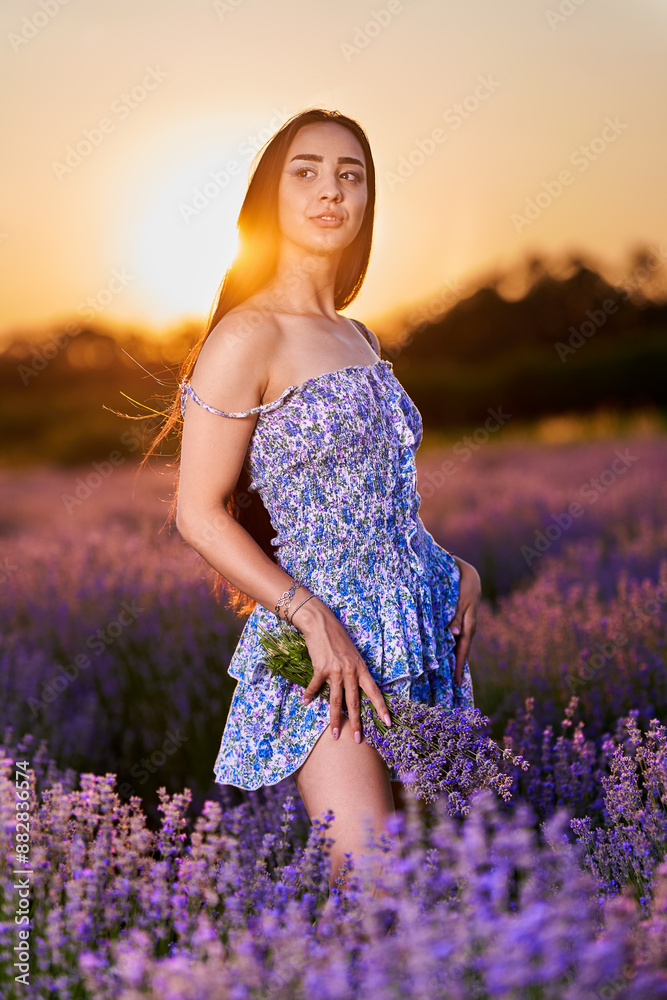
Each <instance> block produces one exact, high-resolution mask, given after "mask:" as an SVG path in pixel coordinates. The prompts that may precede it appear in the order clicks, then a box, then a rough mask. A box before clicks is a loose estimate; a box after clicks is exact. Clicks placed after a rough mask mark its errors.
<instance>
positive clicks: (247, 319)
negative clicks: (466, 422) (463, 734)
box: [156, 109, 480, 885]
mask: <svg viewBox="0 0 667 1000" xmlns="http://www.w3.org/2000/svg"><path fill="white" fill-rule="evenodd" d="M374 203H375V174H374V166H373V159H372V156H371V151H370V147H369V144H368V140H367V138H366V135H365V134H364V132H363V130H362V129H361V127H360V126H359V125H358V124H357V123H356V122H355V121H353V120H351V119H349V118H347V117H345V116H343V115H341V114H339V113H338V112H333V111H324V110H318V109H315V110H309V111H306V112H303V113H301V114H298V115H296V116H294V117H293V118H292V119H290V121H288V122H287V123H286V124H285V125H284V126H283V127H282V128H281V129H280V131H279V132H278V133H276V135H275V136H274V137H273V138H272V139H271V140H270V141H269V143H268V144H267V146H266V147H265V149H264V151H263V153H262V155H261V159H260V160H259V162H258V164H257V166H256V168H255V171H254V173H253V176H252V178H251V180H250V183H249V186H248V191H247V194H246V197H245V200H244V203H243V207H242V209H241V213H240V216H239V234H240V249H239V253H238V255H237V258H236V260H235V262H234V264H233V265H232V266H231V268H230V269H229V271H228V272H227V274H226V276H225V280H224V281H223V284H222V286H221V290H220V293H219V296H218V301H217V307H216V309H215V310H214V312H213V315H212V316H211V319H210V321H209V324H208V329H207V332H206V334H205V335H204V337H203V339H202V341H201V342H200V344H199V345H197V348H196V349H195V351H194V352H193V356H192V357H191V358H190V359H189V360H188V362H186V364H185V366H184V371H183V379H182V382H181V386H180V389H181V393H180V399H179V400H178V403H179V405H180V410H181V413H182V415H183V428H182V443H181V458H180V479H179V486H178V497H177V509H176V524H177V528H178V530H179V532H180V534H181V535H182V537H183V538H184V540H185V541H186V542H188V543H189V544H190V545H191V546H192V547H193V548H194V549H196V551H197V552H199V553H200V554H201V555H202V556H203V558H204V559H205V560H206V561H207V562H208V563H210V565H211V566H213V567H214V569H215V570H216V571H217V573H218V574H219V575H220V576H219V578H218V579H219V581H221V580H222V579H224V580H225V581H227V582H228V584H230V585H232V586H233V588H235V595H236V604H235V607H236V608H237V609H238V610H242V611H243V610H251V614H250V617H249V618H248V620H247V621H246V623H245V626H244V629H243V632H242V634H241V637H240V640H239V643H238V646H237V648H236V650H235V652H234V655H233V658H232V660H231V662H230V665H229V673H230V675H231V676H232V677H234V678H236V679H237V680H238V684H237V686H236V690H235V693H234V698H233V701H232V704H231V707H230V711H229V715H228V718H227V721H226V724H225V728H224V732H223V737H222V742H221V747H220V753H219V755H218V759H217V761H216V765H215V777H216V781H218V782H219V783H224V784H233V785H236V786H237V787H241V788H246V789H253V788H258V787H260V786H261V785H268V784H273V783H275V782H277V781H279V780H281V779H283V778H285V777H287V776H289V775H292V777H293V779H294V781H295V784H296V787H297V789H298V791H299V793H300V795H301V797H302V799H303V802H304V804H305V807H306V809H307V811H308V814H309V816H310V817H311V818H314V817H316V816H320V815H321V814H322V813H323V812H325V811H326V810H328V809H331V810H332V811H333V812H334V815H335V820H334V822H333V825H332V826H331V828H330V830H329V835H330V836H331V837H332V838H333V839H334V846H333V850H332V855H331V862H332V867H331V880H330V883H331V885H333V882H334V880H335V878H336V876H337V875H338V873H339V871H340V868H341V866H342V864H343V861H344V857H343V856H344V854H345V852H348V851H352V852H353V854H354V855H358V854H359V853H361V851H362V849H363V848H364V846H365V836H366V830H367V826H368V824H370V825H371V826H372V827H373V828H374V830H375V832H376V834H377V835H379V834H380V832H381V830H382V828H383V827H384V824H385V822H386V819H387V817H388V816H389V815H391V814H392V813H393V811H394V808H395V805H396V803H397V802H399V801H400V800H399V799H398V794H397V793H396V797H394V795H393V794H392V788H397V787H398V786H397V775H396V774H393V773H390V772H389V771H388V769H387V766H386V765H385V763H384V761H383V760H382V758H381V757H380V755H379V754H378V753H377V751H376V750H374V749H373V748H372V747H370V746H369V745H368V743H367V742H366V741H365V739H364V737H363V732H362V726H361V722H360V714H359V704H360V689H361V690H363V691H365V692H366V694H367V695H368V696H369V698H370V699H371V701H372V703H373V706H374V707H375V709H376V710H377V711H378V712H379V713H380V715H381V716H385V715H386V702H385V700H384V697H383V693H382V692H383V690H386V691H392V692H395V693H402V694H404V695H406V696H408V697H411V698H414V699H416V700H420V701H425V702H429V703H431V704H433V703H435V702H439V703H442V704H445V705H447V706H449V707H454V706H458V705H472V697H473V695H472V684H471V680H470V674H469V670H468V664H467V655H468V651H469V649H470V643H471V640H472V637H473V634H474V631H475V623H476V614H477V608H478V605H479V600H480V582H479V576H478V574H477V572H476V570H475V569H474V568H473V567H472V566H470V565H469V564H467V563H465V562H464V561H463V560H460V559H457V558H456V557H455V556H452V555H451V554H450V553H448V552H446V551H445V550H444V549H442V548H440V547H439V546H438V545H437V544H436V543H435V541H434V539H433V538H432V536H431V535H430V534H429V533H428V532H427V531H426V530H425V529H424V526H423V524H422V522H421V520H420V519H419V515H418V507H419V496H418V494H417V492H416V473H415V462H414V454H415V451H416V449H417V447H418V445H419V442H420V439H421V418H420V416H419V413H418V411H417V409H416V407H415V406H414V404H413V403H412V402H411V400H410V399H409V397H408V396H407V394H406V393H405V391H404V390H403V388H402V386H401V385H400V383H398V382H397V380H396V378H395V376H394V374H393V372H392V370H391V363H390V362H388V361H384V360H382V359H381V358H380V357H379V355H380V345H379V342H378V340H377V338H376V337H375V335H374V334H373V333H371V332H370V331H369V330H368V329H367V328H366V327H365V326H364V325H363V324H361V323H358V322H354V321H351V320H349V319H346V318H344V317H342V316H340V315H339V313H338V310H340V309H343V308H345V307H346V306H348V305H349V303H350V302H351V301H352V300H353V299H354V298H355V296H356V295H357V293H358V291H359V289H360V287H361V284H362V282H363V278H364V276H365V273H366V269H367V265H368V259H369V255H370V249H371V240H372V230H373V220H374ZM176 419H177V414H176V413H172V415H171V417H170V422H169V423H168V424H167V426H166V427H165V429H164V431H163V432H162V434H161V435H160V437H159V438H158V440H160V439H161V437H162V436H164V434H166V433H167V432H168V430H169V426H170V424H173V423H174V421H175V420H176ZM156 443H157V441H156ZM277 617H280V618H283V619H287V620H289V621H291V622H292V624H293V625H294V626H295V627H296V628H298V629H299V630H300V631H301V632H302V633H303V635H304V637H305V641H306V644H307V646H308V650H309V653H310V656H311V659H312V662H313V666H314V676H313V680H312V682H311V683H310V684H309V685H308V688H307V689H306V690H305V692H303V691H302V689H300V688H299V687H298V686H297V685H292V684H290V683H288V682H287V681H285V680H284V678H281V677H276V676H274V675H273V674H271V673H270V671H268V669H267V668H266V666H265V665H264V663H265V652H264V649H263V647H262V646H261V643H260V641H259V630H258V626H259V625H263V626H264V627H265V628H267V629H269V630H271V629H278V628H279V627H280V626H279V624H278V622H277ZM457 631H458V632H459V636H458V639H455V638H454V636H453V634H452V632H457ZM324 682H326V683H328V685H329V688H330V691H331V698H330V704H329V703H328V702H327V701H326V699H324V698H322V697H316V695H317V692H318V690H319V689H320V688H321V686H322V684H323V683H324ZM343 699H344V701H345V706H344V703H343ZM367 821H368V824H367Z"/></svg>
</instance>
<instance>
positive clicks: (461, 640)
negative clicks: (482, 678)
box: [449, 554, 482, 687]
mask: <svg viewBox="0 0 667 1000" xmlns="http://www.w3.org/2000/svg"><path fill="white" fill-rule="evenodd" d="M452 558H453V559H454V562H455V563H456V565H457V566H458V568H459V569H460V571H461V579H460V581H459V599H458V602H457V604H456V612H455V614H454V617H453V618H452V620H451V622H450V623H449V630H450V632H452V633H453V634H454V635H455V636H457V640H456V667H455V670H454V680H455V682H456V684H457V686H458V687H460V686H461V684H462V682H463V665H464V662H465V660H466V658H467V657H468V654H469V652H470V647H471V645H472V638H473V636H474V634H475V631H476V629H477V612H478V611H479V602H480V600H481V597H482V581H481V580H480V578H479V573H478V572H477V570H476V569H475V567H474V566H471V564H470V563H467V562H465V560H463V559H459V557H458V556H455V555H453V554H452Z"/></svg>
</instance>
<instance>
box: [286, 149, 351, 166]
mask: <svg viewBox="0 0 667 1000" xmlns="http://www.w3.org/2000/svg"><path fill="white" fill-rule="evenodd" d="M292 160H315V161H316V162H317V163H322V161H323V160H324V157H323V156H320V155H319V154H318V153H299V154H298V155H297V156H293V157H292ZM292 160H290V163H291V162H292ZM337 162H338V163H356V164H357V165H358V166H360V167H361V168H362V170H363V169H364V165H363V163H362V162H361V160H357V159H356V157H354V156H339V157H338V161H337Z"/></svg>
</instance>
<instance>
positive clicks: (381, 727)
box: [260, 625, 529, 816]
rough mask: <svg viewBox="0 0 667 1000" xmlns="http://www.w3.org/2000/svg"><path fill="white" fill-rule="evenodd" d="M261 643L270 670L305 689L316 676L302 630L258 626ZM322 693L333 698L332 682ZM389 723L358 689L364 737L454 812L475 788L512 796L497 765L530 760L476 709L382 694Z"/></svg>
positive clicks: (414, 785) (464, 808)
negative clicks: (491, 730) (488, 732)
mask: <svg viewBox="0 0 667 1000" xmlns="http://www.w3.org/2000/svg"><path fill="white" fill-rule="evenodd" d="M260 641H261V643H262V645H263V646H264V648H265V649H266V651H267V653H268V654H269V656H268V659H267V661H266V666H267V668H268V669H269V670H270V671H271V672H272V673H273V674H278V675H280V676H281V677H284V678H285V679H286V680H288V681H290V682H291V683H293V684H299V685H300V686H301V687H303V688H306V687H307V686H308V684H309V683H310V681H311V679H312V677H313V664H312V662H311V659H310V655H309V653H308V647H307V646H306V641H305V639H304V637H303V634H302V633H301V632H299V631H298V629H295V628H294V627H289V626H286V625H282V627H281V631H280V633H278V634H274V633H272V632H268V631H267V630H266V629H265V628H263V627H262V626H260ZM318 694H319V695H321V696H322V697H325V698H327V699H328V698H329V694H330V692H329V685H328V684H326V683H325V684H323V685H322V687H321V689H320V692H318ZM383 695H384V699H385V701H386V702H387V707H388V710H389V717H390V719H391V726H387V725H386V724H385V723H384V722H383V721H382V719H381V718H380V717H379V716H378V714H377V712H376V711H375V708H374V706H373V703H372V702H371V700H370V698H369V697H368V695H367V694H366V692H365V691H363V690H361V691H360V696H361V697H360V714H361V721H362V724H363V728H364V735H365V737H366V740H367V742H368V743H369V744H370V746H372V747H375V749H376V750H377V751H378V752H379V753H380V755H381V756H382V758H383V759H384V761H385V763H386V764H387V767H388V768H390V769H391V768H395V769H396V773H397V774H398V776H399V778H400V779H401V781H402V782H403V784H404V785H406V787H408V788H410V789H411V791H412V792H413V793H414V795H415V796H416V798H418V799H423V800H424V801H425V802H432V801H433V800H434V799H436V798H437V797H438V796H440V795H446V796H447V808H448V811H449V813H450V815H453V816H455V815H466V814H467V812H468V808H469V806H468V803H469V800H470V797H471V795H472V794H473V792H475V791H477V790H478V789H480V788H493V789H494V790H495V791H496V792H498V794H499V795H500V796H501V797H502V798H503V799H504V800H506V801H507V800H508V799H510V798H511V791H510V789H511V787H512V780H513V779H512V776H511V775H509V774H506V773H504V772H503V771H501V770H500V769H499V766H498V765H499V763H500V762H502V761H505V760H511V762H512V764H513V765H515V766H520V767H521V768H523V770H526V768H528V766H529V765H528V761H526V760H524V759H523V757H520V756H516V757H515V756H513V755H512V751H511V750H510V749H509V748H507V747H506V748H505V749H501V748H500V747H499V746H498V744H497V743H496V742H495V741H494V740H492V739H490V737H488V736H483V735H482V732H481V730H482V728H483V727H484V726H486V725H488V723H489V719H488V718H487V717H486V716H484V715H482V714H481V712H480V711H479V709H478V708H466V709H457V710H455V711H453V712H448V711H446V710H443V709H442V708H440V707H439V706H434V707H430V706H428V705H424V704H421V703H419V702H413V701H410V699H409V698H401V697H398V696H396V695H390V694H387V693H386V692H383Z"/></svg>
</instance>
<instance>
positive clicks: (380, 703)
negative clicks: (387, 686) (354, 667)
mask: <svg viewBox="0 0 667 1000" xmlns="http://www.w3.org/2000/svg"><path fill="white" fill-rule="evenodd" d="M359 686H360V687H361V688H362V689H363V691H365V693H366V694H367V695H368V697H369V698H370V700H371V703H372V705H373V708H374V709H375V711H376V712H377V714H378V716H379V717H380V718H381V719H382V721H383V722H384V723H385V724H386V725H387V726H390V725H391V716H390V715H389V708H388V706H387V702H386V701H385V700H384V695H383V694H382V691H380V689H379V687H378V686H377V684H376V683H375V681H374V680H373V675H372V674H371V672H370V670H368V669H366V670H365V671H364V673H363V674H362V675H361V677H360V678H359Z"/></svg>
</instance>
